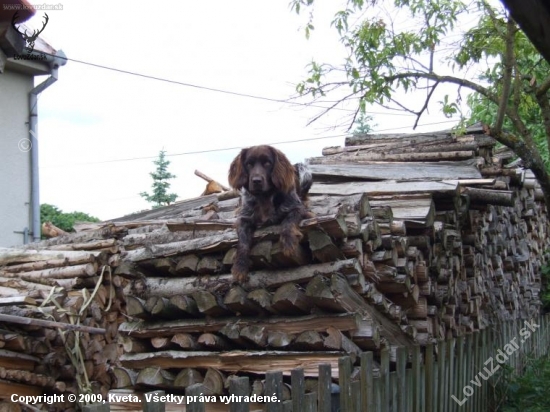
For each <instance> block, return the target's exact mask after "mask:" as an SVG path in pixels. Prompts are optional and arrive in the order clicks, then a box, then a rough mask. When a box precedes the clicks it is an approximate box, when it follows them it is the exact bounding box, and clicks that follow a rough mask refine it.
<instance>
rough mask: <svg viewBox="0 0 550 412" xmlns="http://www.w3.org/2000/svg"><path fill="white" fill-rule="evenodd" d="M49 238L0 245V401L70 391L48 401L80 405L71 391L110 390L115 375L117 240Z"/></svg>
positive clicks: (119, 293)
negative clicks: (27, 245)
mask: <svg viewBox="0 0 550 412" xmlns="http://www.w3.org/2000/svg"><path fill="white" fill-rule="evenodd" d="M81 238H82V237H81ZM59 239H61V238H57V239H55V241H59ZM74 239H75V240H77V239H78V236H77V237H74ZM81 240H82V239H81ZM113 240H114V239H113ZM49 242H51V243H55V242H53V241H47V242H42V243H41V244H37V245H33V246H34V247H35V248H34V249H0V401H1V400H2V399H3V400H4V401H5V402H7V403H10V402H9V400H10V396H11V395H12V394H18V395H23V396H39V395H43V394H51V395H64V396H63V399H64V401H65V403H61V402H56V403H55V405H53V406H52V405H46V404H44V405H43V407H44V408H46V407H48V408H55V409H56V410H74V404H73V403H71V402H68V395H69V394H79V393H94V394H103V395H104V396H107V394H108V391H109V390H110V388H111V387H112V386H113V384H114V382H115V375H114V372H113V370H112V367H114V366H115V364H116V362H117V361H118V358H119V357H120V355H121V354H122V350H121V348H120V345H119V343H118V326H119V325H120V324H121V323H122V322H123V321H124V320H125V319H124V318H123V315H122V304H123V302H124V300H123V297H122V288H123V286H124V285H123V283H124V280H123V279H122V278H120V277H117V276H115V275H114V274H113V270H114V267H115V266H116V264H117V262H118V257H119V255H118V250H115V249H117V248H116V247H115V246H113V244H114V243H113V242H112V241H111V240H104V241H100V242H98V241H92V242H89V243H87V244H86V247H83V245H82V244H81V243H80V242H78V243H66V244H58V245H55V244H48V243H49ZM84 249H85V250H84ZM57 399H61V398H60V397H58V398H57ZM0 404H1V402H0ZM11 405H12V406H14V405H13V404H11ZM35 406H36V405H35ZM39 406H40V405H39ZM10 410H11V409H10Z"/></svg>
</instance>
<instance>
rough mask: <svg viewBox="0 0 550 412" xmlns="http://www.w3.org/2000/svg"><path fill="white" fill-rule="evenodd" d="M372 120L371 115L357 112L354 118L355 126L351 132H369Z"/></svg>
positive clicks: (355, 133)
mask: <svg viewBox="0 0 550 412" xmlns="http://www.w3.org/2000/svg"><path fill="white" fill-rule="evenodd" d="M372 120H373V117H372V116H367V115H365V114H364V113H362V112H361V113H359V116H357V119H355V123H354V126H355V128H354V129H353V131H352V134H353V135H354V136H355V135H361V134H368V133H371V132H372V128H373V125H372Z"/></svg>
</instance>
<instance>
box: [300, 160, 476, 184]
mask: <svg viewBox="0 0 550 412" xmlns="http://www.w3.org/2000/svg"><path fill="white" fill-rule="evenodd" d="M310 169H311V171H312V173H313V176H314V177H315V178H316V179H315V181H324V180H328V179H327V178H331V179H332V178H338V179H339V180H340V181H342V180H343V179H348V180H373V181H376V180H450V179H479V178H481V177H482V175H481V173H480V172H479V170H478V169H477V168H476V167H475V166H473V165H469V164H463V163H460V162H432V163H427V162H415V163H409V162H404V163H381V162H366V163H361V164H350V163H341V164H330V165H323V164H312V165H310Z"/></svg>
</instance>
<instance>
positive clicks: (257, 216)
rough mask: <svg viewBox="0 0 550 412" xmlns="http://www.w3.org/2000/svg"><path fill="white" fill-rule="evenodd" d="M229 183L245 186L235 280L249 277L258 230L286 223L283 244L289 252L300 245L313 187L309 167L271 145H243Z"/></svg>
mask: <svg viewBox="0 0 550 412" xmlns="http://www.w3.org/2000/svg"><path fill="white" fill-rule="evenodd" d="M229 184H230V185H231V187H233V188H235V189H240V190H241V197H242V207H241V210H240V213H239V217H238V220H237V234H238V238H239V243H238V245H237V255H236V257H235V263H234V264H233V268H232V270H231V272H232V273H233V278H234V280H235V281H237V282H240V283H243V282H245V281H246V280H247V277H248V270H249V267H250V263H249V260H248V254H249V252H250V247H251V245H252V237H253V234H254V230H256V229H257V228H258V227H261V226H268V225H276V224H279V223H281V224H282V231H281V245H282V250H283V253H284V254H285V255H287V256H288V255H291V254H292V252H293V251H294V250H295V249H296V248H297V246H298V243H299V242H300V239H301V238H302V234H301V233H300V230H299V229H298V224H299V223H300V221H301V220H302V219H303V218H304V217H307V216H308V212H307V210H306V207H305V206H304V203H303V201H305V199H306V197H307V193H308V191H309V189H310V188H311V184H312V176H311V172H310V171H309V168H308V167H307V166H306V165H304V164H302V163H298V164H296V165H294V166H293V165H292V164H291V163H290V162H289V160H288V159H287V157H286V156H285V155H284V154H283V153H282V152H280V151H279V150H277V149H275V148H274V147H271V146H266V145H263V146H253V147H250V148H248V149H243V150H242V151H241V153H240V154H239V155H238V156H237V157H236V158H235V160H233V162H232V163H231V167H230V168H229Z"/></svg>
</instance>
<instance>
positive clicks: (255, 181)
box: [252, 176, 262, 186]
mask: <svg viewBox="0 0 550 412" xmlns="http://www.w3.org/2000/svg"><path fill="white" fill-rule="evenodd" d="M252 184H253V185H254V186H259V185H261V184H262V178H261V177H259V176H256V177H253V178H252Z"/></svg>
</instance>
